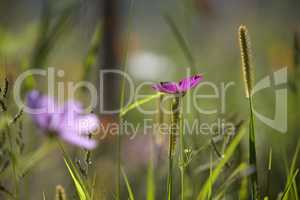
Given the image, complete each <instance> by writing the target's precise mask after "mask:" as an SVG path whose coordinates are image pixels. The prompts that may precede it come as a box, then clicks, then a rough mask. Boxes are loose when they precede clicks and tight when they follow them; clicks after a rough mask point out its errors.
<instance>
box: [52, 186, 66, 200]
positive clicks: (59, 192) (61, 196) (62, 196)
mask: <svg viewBox="0 0 300 200" xmlns="http://www.w3.org/2000/svg"><path fill="white" fill-rule="evenodd" d="M55 200H67V198H66V193H65V189H64V188H63V186H61V185H57V186H56V194H55Z"/></svg>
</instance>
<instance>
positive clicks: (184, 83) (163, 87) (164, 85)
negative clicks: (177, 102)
mask: <svg viewBox="0 0 300 200" xmlns="http://www.w3.org/2000/svg"><path fill="white" fill-rule="evenodd" d="M202 79H203V76H202V75H201V74H196V75H194V76H191V77H187V78H185V79H182V80H181V81H179V83H175V82H160V83H158V84H154V85H153V86H152V88H153V89H154V90H156V91H158V92H163V93H167V94H178V93H185V92H187V91H188V90H190V89H192V88H194V87H196V86H197V85H198V84H199V83H200V81H202Z"/></svg>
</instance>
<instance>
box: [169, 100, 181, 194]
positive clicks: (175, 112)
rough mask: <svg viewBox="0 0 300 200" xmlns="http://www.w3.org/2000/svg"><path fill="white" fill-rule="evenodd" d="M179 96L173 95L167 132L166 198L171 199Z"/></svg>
mask: <svg viewBox="0 0 300 200" xmlns="http://www.w3.org/2000/svg"><path fill="white" fill-rule="evenodd" d="M179 105H180V96H175V98H174V99H173V102H172V105H171V130H170V134H169V175H168V200H171V199H172V192H173V173H172V170H173V158H174V155H175V147H176V137H177V135H176V134H177V130H178V125H179V124H178V123H179V118H180V107H179Z"/></svg>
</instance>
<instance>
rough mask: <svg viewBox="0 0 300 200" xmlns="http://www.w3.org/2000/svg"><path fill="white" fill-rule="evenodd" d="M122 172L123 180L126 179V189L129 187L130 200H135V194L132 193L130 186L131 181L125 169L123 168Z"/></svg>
mask: <svg viewBox="0 0 300 200" xmlns="http://www.w3.org/2000/svg"><path fill="white" fill-rule="evenodd" d="M121 171H122V175H123V178H124V181H125V184H126V187H127V191H128V195H129V199H130V200H134V195H133V192H132V188H131V186H130V183H129V180H128V177H127V175H126V173H125V171H124V169H123V168H121Z"/></svg>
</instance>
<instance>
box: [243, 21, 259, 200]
mask: <svg viewBox="0 0 300 200" xmlns="http://www.w3.org/2000/svg"><path fill="white" fill-rule="evenodd" d="M239 43H240V51H241V60H242V71H243V75H244V76H243V78H244V85H245V92H246V97H247V98H248V100H249V112H250V116H249V117H250V122H249V163H250V165H252V166H253V167H255V169H256V170H255V172H254V173H253V174H251V176H250V180H251V181H250V184H251V194H252V199H257V198H258V199H259V198H260V197H259V191H258V180H257V179H258V178H257V161H256V148H255V130H254V114H253V101H252V96H251V92H252V87H253V69H252V66H251V58H250V57H251V50H250V38H249V34H248V30H247V28H246V27H245V26H243V25H241V26H240V27H239Z"/></svg>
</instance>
